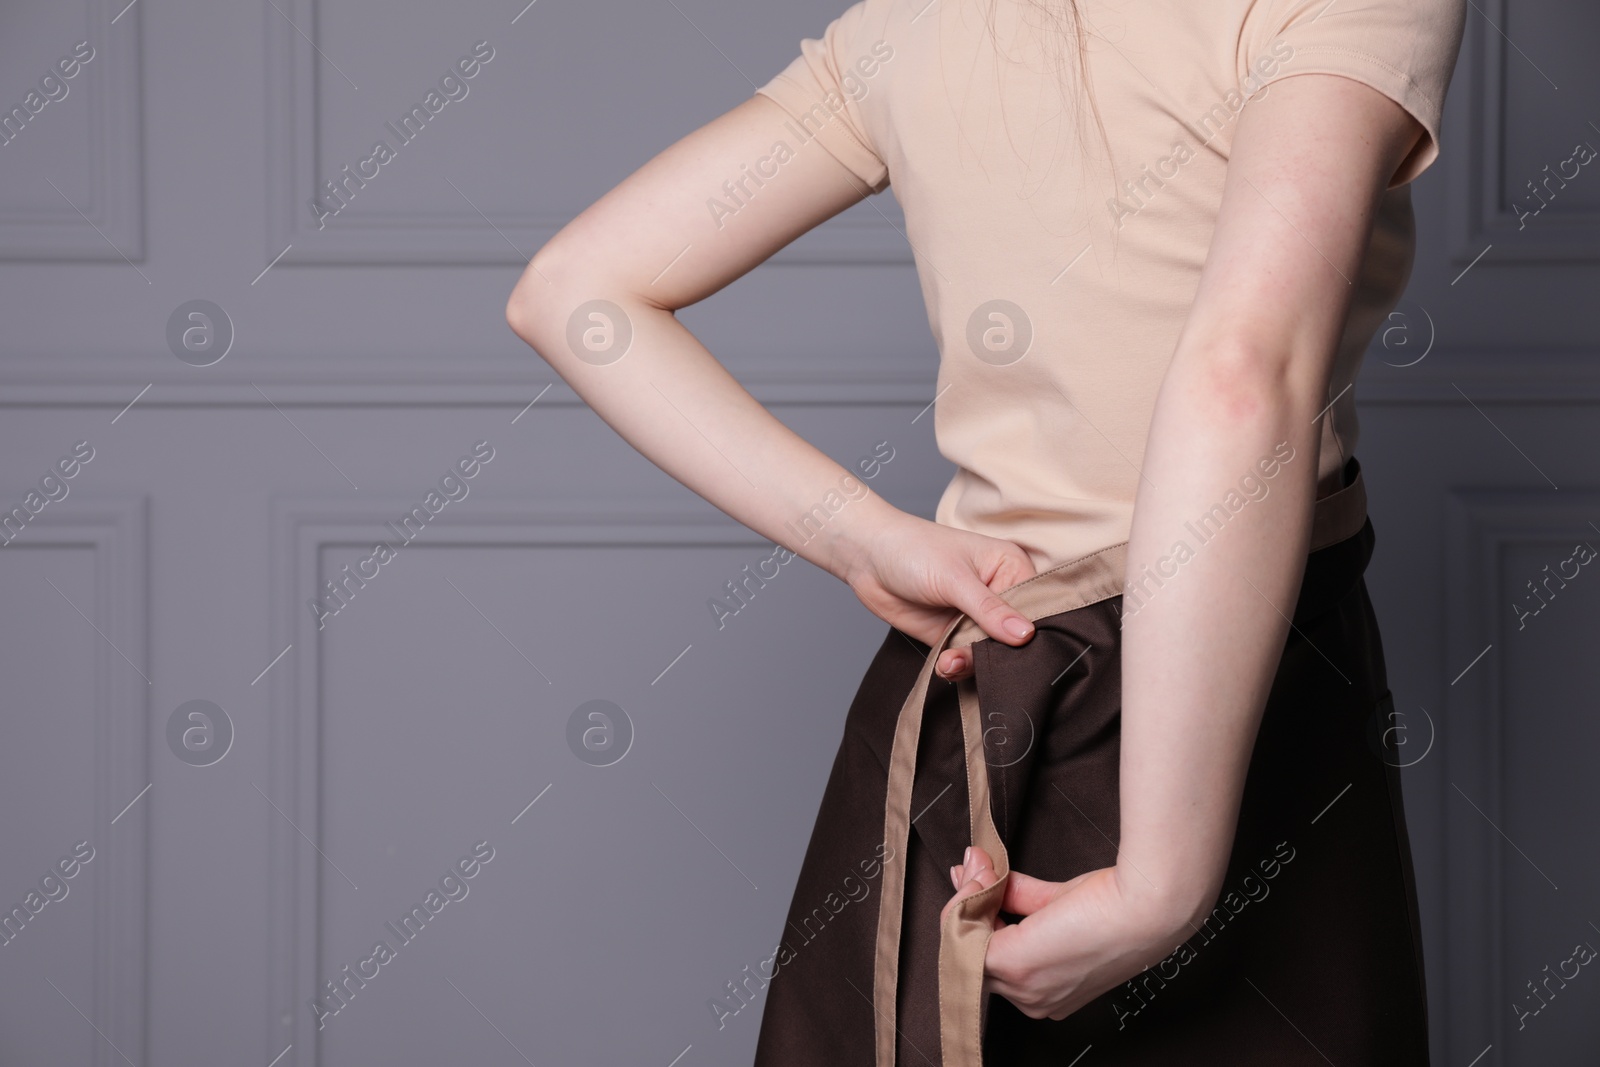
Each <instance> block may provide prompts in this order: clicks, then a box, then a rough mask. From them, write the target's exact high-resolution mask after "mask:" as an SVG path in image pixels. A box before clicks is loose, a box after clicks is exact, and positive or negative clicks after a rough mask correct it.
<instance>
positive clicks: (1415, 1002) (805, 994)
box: [755, 459, 1428, 1067]
mask: <svg viewBox="0 0 1600 1067" xmlns="http://www.w3.org/2000/svg"><path fill="white" fill-rule="evenodd" d="M1345 483H1346V484H1345V487H1344V488H1343V489H1341V490H1339V491H1338V492H1335V493H1334V494H1332V495H1331V496H1328V497H1324V498H1323V499H1321V500H1318V501H1317V503H1316V511H1315V519H1314V523H1313V531H1312V540H1311V548H1312V551H1311V552H1310V553H1309V555H1308V557H1307V562H1306V570H1305V576H1304V579H1303V580H1302V584H1301V591H1300V595H1299V600H1298V602H1297V603H1296V606H1295V610H1294V615H1293V626H1292V628H1291V629H1290V631H1289V634H1288V638H1287V641H1286V645H1285V649H1284V653H1283V656H1282V658H1281V660H1280V662H1279V665H1278V669H1277V673H1276V676H1275V678H1274V681H1273V684H1272V689H1271V693H1270V695H1269V697H1268V701H1267V705H1266V709H1265V713H1264V715H1263V718H1262V722H1261V726H1260V730H1259V732H1258V734H1257V738H1256V742H1255V746H1254V749H1253V751H1252V756H1251V761H1250V767H1249V771H1248V774H1247V778H1246V783H1245V788H1244V795H1243V803H1242V807H1241V811H1240V816H1239V823H1238V828H1237V832H1236V834H1235V840H1234V845H1233V850H1232V854H1231V858H1230V861H1229V865H1228V871H1227V875H1226V878H1225V880H1224V882H1223V889H1222V894H1221V896H1220V897H1219V899H1218V901H1217V904H1216V906H1215V908H1214V910H1213V911H1212V912H1211V915H1210V916H1209V917H1208V918H1207V919H1206V920H1205V921H1204V922H1203V923H1201V924H1200V928H1199V931H1198V932H1197V933H1195V935H1194V936H1192V937H1191V938H1189V939H1188V940H1187V941H1186V942H1184V943H1183V944H1182V945H1175V946H1174V947H1173V951H1172V953H1171V954H1170V955H1169V956H1168V957H1167V958H1166V959H1164V960H1162V961H1161V962H1160V963H1158V964H1156V965H1153V966H1151V967H1149V968H1148V969H1146V970H1145V971H1144V972H1142V973H1141V974H1139V975H1137V976H1136V977H1135V978H1133V979H1131V980H1130V981H1128V982H1126V983H1125V984H1123V985H1121V986H1118V987H1117V988H1115V989H1112V990H1110V991H1108V992H1106V993H1105V994H1103V995H1102V996H1100V997H1099V998H1097V999H1096V1000H1093V1001H1091V1002H1090V1003H1088V1004H1086V1005H1084V1006H1083V1007H1082V1008H1080V1009H1078V1010H1077V1011H1076V1012H1074V1013H1073V1014H1072V1015H1070V1016H1068V1017H1067V1018H1066V1019H1063V1020H1055V1021H1053V1020H1048V1019H1031V1018H1029V1017H1027V1016H1025V1015H1023V1014H1022V1012H1020V1011H1019V1010H1017V1009H1016V1008H1015V1007H1014V1006H1013V1005H1012V1004H1011V1003H1010V1002H1009V1001H1007V1000H1006V999H1005V998H1004V997H1001V996H999V995H997V994H995V995H987V994H983V993H982V991H981V982H982V963H983V953H984V950H985V948H986V945H987V937H988V933H989V930H990V917H991V916H993V915H994V914H995V913H996V912H997V911H998V909H999V903H1000V899H1001V897H1002V895H1003V887H1004V881H1003V879H1004V877H1005V876H1006V875H1007V874H1008V873H1009V871H1010V870H1011V869H1013V868H1014V869H1016V870H1019V871H1022V872H1025V873H1027V874H1030V875H1033V876H1034V877H1036V878H1044V879H1048V880H1050V881H1066V880H1068V879H1071V878H1074V877H1076V876H1077V875H1079V874H1083V873H1084V872H1086V871H1090V870H1094V869H1096V868H1101V867H1109V866H1112V865H1113V864H1114V863H1115V862H1116V855H1117V844H1116V843H1117V840H1118V836H1119V819H1118V807H1119V805H1118V761H1119V750H1120V738H1121V730H1120V716H1121V673H1120V672H1121V667H1120V663H1121V659H1120V633H1121V632H1120V625H1119V623H1120V619H1119V612H1120V610H1121V600H1122V598H1121V595H1120V594H1121V587H1122V579H1123V571H1124V567H1123V562H1124V559H1125V555H1124V553H1125V549H1126V543H1125V542H1124V543H1123V544H1120V545H1115V546H1112V547H1111V548H1109V549H1106V550H1103V551H1102V552H1098V553H1095V554H1093V555H1091V556H1086V557H1084V558H1082V559H1079V560H1073V561H1071V562H1069V563H1065V564H1062V565H1060V566H1058V567H1055V568H1052V569H1051V570H1048V571H1045V572H1043V573H1042V574H1040V575H1038V576H1036V577H1035V578H1032V579H1029V580H1028V581H1026V582H1023V583H1019V585H1017V586H1013V587H1012V588H1011V589H1008V590H1005V591H1003V592H1002V593H1001V595H1002V596H1003V597H1004V598H1005V599H1006V600H1007V601H1008V602H1009V603H1011V604H1012V605H1013V606H1015V607H1016V608H1017V609H1018V610H1019V611H1021V612H1022V613H1023V614H1024V615H1027V616H1028V617H1029V618H1031V619H1033V620H1034V625H1035V633H1034V636H1033V638H1032V640H1030V641H1029V642H1028V643H1027V644H1026V645H1023V646H1022V647H1019V648H1013V647H1011V646H1008V645H1004V644H1001V643H1000V642H997V641H994V640H991V639H988V638H986V637H984V635H983V633H982V631H981V630H979V629H977V627H976V624H974V623H973V622H972V621H971V620H970V619H967V618H965V617H962V618H960V619H958V620H956V622H954V623H952V624H951V627H950V628H949V629H948V630H947V631H946V633H945V635H944V636H943V637H942V638H941V640H940V641H939V642H938V643H937V644H935V645H934V646H932V647H930V646H929V645H926V644H924V643H922V642H920V641H916V640H915V639H913V638H911V637H909V636H907V635H906V634H904V633H901V632H900V631H898V630H894V629H891V630H890V631H889V633H888V635H887V636H886V637H885V639H884V642H883V644H882V646H881V647H880V648H879V650H878V653H877V655H876V657H875V658H874V659H873V661H872V664H871V666H870V667H869V668H868V670H867V674H866V677H865V678H864V679H863V680H862V682H861V686H860V689H859V691H858V692H857V694H856V697H855V700H854V701H853V702H852V704H851V706H850V711H849V714H848V717H847V718H846V721H845V728H844V737H843V740H842V742H841V744H840V747H839V751H838V754H837V756H836V757H835V760H834V764H833V769H832V772H831V774H830V776H829V779H828V784H827V787H826V790H825V792H824V794H823V798H822V804H821V808H820V811H819V812H818V815H817V821H816V824H815V827H814V829H813V831H812V835H811V841H810V844H809V846H808V847H807V850H806V855H805V860H804V862H803V864H802V867H801V870H800V876H799V881H798V883H797V885H796V887H795V892H794V897H793V899H792V902H791V904H790V907H789V911H788V916H787V921H786V922H785V924H784V927H783V930H782V932H781V935H780V939H779V942H778V945H777V947H776V950H775V952H774V954H773V957H772V960H771V961H770V962H769V963H767V964H766V965H764V968H763V969H764V974H763V977H764V978H767V979H769V980H770V981H769V982H768V985H767V988H766V1007H765V1010H764V1013H763V1016H762V1021H761V1030H760V1035H759V1038H758V1042H757V1048H756V1060H755V1062H756V1067H802V1065H804V1067H817V1065H827V1067H894V1065H906V1067H912V1065H928V1067H980V1065H982V1064H989V1065H991V1067H994V1065H1007V1067H1009V1065H1034V1064H1038V1065H1044V1064H1049V1065H1051V1067H1069V1065H1073V1067H1095V1065H1098V1064H1115V1065H1127V1067H1147V1065H1148V1067H1156V1065H1160V1067H1171V1065H1174V1064H1183V1065H1185V1067H1240V1065H1253V1064H1262V1065H1266V1064H1271V1065H1274V1067H1295V1065H1300V1064H1304V1065H1307V1067H1313V1065H1315V1067H1326V1065H1327V1064H1328V1063H1330V1062H1331V1063H1335V1064H1341V1065H1343V1064H1362V1065H1363V1067H1373V1065H1389V1064H1393V1065H1406V1067H1414V1065H1419V1064H1422V1065H1425V1064H1427V1063H1428V1051H1427V1003H1426V995H1425V990H1424V985H1423V967H1422V954H1421V930H1420V926H1419V923H1418V918H1417V901H1416V889H1415V882H1414V879H1413V873H1412V865H1411V853H1410V846H1409V844H1408V841H1407V836H1406V826H1405V816H1404V811H1403V807H1402V802H1401V793H1400V772H1399V769H1398V768H1399V764H1400V760H1399V759H1398V757H1397V750H1396V748H1395V747H1394V745H1393V741H1392V735H1391V733H1390V732H1389V731H1388V730H1387V729H1386V727H1387V725H1388V718H1389V713H1390V712H1391V711H1392V698H1391V696H1390V693H1389V689H1388V684H1387V678H1386V675H1385V669H1384V661H1383V650H1382V647H1381V644H1380V640H1379V635H1378V626H1377V620H1376V617H1375V616H1374V613H1373V610H1372V605H1371V602H1370V601H1369V599H1368V596H1367V590H1366V586H1365V583H1364V580H1363V573H1364V571H1365V569H1366V565H1367V561H1368V560H1369V559H1370V558H1371V555H1372V549H1373V530H1372V525H1371V523H1370V521H1368V519H1367V516H1366V495H1365V488H1364V485H1363V483H1362V481H1361V476H1360V466H1359V464H1358V463H1357V462H1356V461H1355V460H1354V459H1351V460H1350V461H1349V463H1348V464H1347V465H1346V469H1345ZM960 646H970V647H971V650H972V662H973V665H974V673H973V676H972V677H970V678H968V679H964V680H962V681H960V682H949V681H946V680H944V679H940V678H938V677H935V676H934V675H933V674H932V666H933V661H934V659H935V657H936V655H937V653H938V651H939V650H941V649H943V648H947V647H960ZM974 799H976V800H977V803H976V804H973V803H971V801H972V800H974ZM973 843H978V844H982V845H984V846H985V847H986V848H987V849H988V850H989V852H990V855H991V856H992V857H994V860H995V870H996V873H997V874H999V875H1000V876H1001V879H1002V881H1001V882H1000V883H998V884H997V885H996V886H994V887H991V888H990V889H989V890H987V891H985V892H984V893H981V894H977V895H975V896H974V897H972V898H970V899H969V900H968V901H966V902H964V903H963V905H962V907H961V909H959V910H958V911H955V912H953V913H952V915H951V916H950V917H949V919H948V920H947V921H946V923H945V925H944V928H943V929H941V927H940V923H939V913H940V911H941V909H943V907H944V906H945V904H946V903H947V902H948V901H949V900H950V898H951V897H952V896H953V895H954V891H953V890H952V888H951V886H950V878H949V873H948V870H949V868H950V867H951V866H952V865H958V864H960V863H961V860H962V855H963V853H964V852H965V850H966V848H967V846H968V845H970V844H973ZM1003 917H1004V918H1006V919H1007V920H1008V921H1012V922H1014V921H1017V917H1016V916H1011V915H1004V916H1003Z"/></svg>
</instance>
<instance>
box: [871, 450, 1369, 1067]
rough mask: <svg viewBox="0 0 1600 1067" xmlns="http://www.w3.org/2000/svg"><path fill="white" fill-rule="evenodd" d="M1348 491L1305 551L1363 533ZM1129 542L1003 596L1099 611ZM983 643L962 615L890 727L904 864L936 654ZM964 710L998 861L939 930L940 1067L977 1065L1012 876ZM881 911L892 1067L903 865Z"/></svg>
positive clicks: (888, 819) (1034, 606) (980, 835)
mask: <svg viewBox="0 0 1600 1067" xmlns="http://www.w3.org/2000/svg"><path fill="white" fill-rule="evenodd" d="M1345 481H1346V482H1347V483H1348V484H1346V485H1345V486H1344V488H1342V489H1339V490H1337V491H1336V492H1334V493H1331V494H1329V495H1328V496H1325V497H1322V498H1321V499H1319V500H1317V501H1316V503H1315V505H1314V511H1313V516H1312V525H1311V544H1310V549H1309V551H1312V552H1315V551H1317V550H1318V549H1321V548H1326V547H1328V546H1329V545H1333V544H1337V543H1338V542H1340V541H1343V540H1345V539H1346V538H1349V537H1353V536H1355V535H1356V534H1358V533H1360V532H1361V529H1362V527H1363V526H1364V525H1365V524H1366V521H1367V493H1366V485H1365V483H1364V482H1363V481H1362V478H1361V466H1360V464H1359V463H1358V462H1357V461H1356V460H1355V458H1354V457H1352V458H1351V459H1350V460H1349V461H1348V462H1347V463H1346V466H1345ZM1127 548H1128V543H1127V542H1126V541H1122V542H1119V543H1118V544H1115V545H1111V546H1109V547H1107V548H1103V549H1101V550H1100V551H1098V552H1094V553H1091V554H1090V555H1087V556H1082V557H1079V558H1078V559H1074V560H1069V561H1068V562H1066V563H1062V564H1060V565H1058V566H1055V567H1052V568H1050V569H1049V570H1047V571H1044V572H1042V573H1040V574H1037V575H1035V576H1034V577H1032V578H1029V579H1027V580H1025V581H1022V582H1018V583H1017V584H1016V585H1014V586H1011V587H1010V588H1009V589H1005V590H1002V591H1001V592H1000V596H1001V597H1002V598H1003V599H1004V600H1005V601H1006V602H1007V603H1009V604H1010V605H1011V606H1012V607H1014V608H1015V609H1016V610H1017V611H1018V612H1020V613H1021V614H1022V615H1023V616H1025V617H1026V618H1027V619H1028V620H1029V621H1035V622H1036V621H1038V620H1039V619H1042V618H1046V617H1048V616H1051V615H1057V614H1060V613H1061V612H1065V611H1072V610H1074V609H1076V608H1081V607H1086V606H1088V605H1090V604H1094V603H1098V602H1099V601H1102V600H1106V599H1108V598H1110V597H1113V596H1117V595H1118V594H1120V593H1121V592H1122V584H1123V580H1124V577H1125V572H1126V563H1127ZM986 636H987V635H986V634H984V632H983V630H982V629H981V628H980V627H979V626H978V624H977V623H976V622H975V621H973V620H972V619H971V618H969V617H968V616H966V615H961V616H958V617H957V618H956V619H955V621H953V622H952V623H950V625H949V626H948V627H947V628H946V629H945V632H944V634H943V636H942V637H941V638H940V639H939V641H938V642H937V643H936V644H935V645H934V646H933V647H932V648H930V649H929V651H928V656H927V659H926V661H925V662H924V663H923V665H922V670H921V672H920V673H919V674H918V675H917V681H916V684H915V685H914V686H912V689H911V693H910V695H908V696H907V697H906V701H905V704H904V706H903V707H902V708H901V709H900V715H899V718H898V720H897V721H896V724H895V732H894V741H893V744H892V747H891V749H890V756H889V781H888V794H887V798H886V802H885V806H884V841H885V842H886V843H887V844H888V845H889V847H891V848H892V849H893V850H894V851H893V852H892V853H891V854H892V855H898V856H905V855H906V847H907V842H908V839H909V837H910V832H911V786H912V782H913V779H914V778H915V776H916V769H917V742H918V739H919V738H920V737H921V734H922V713H923V707H924V705H925V703H926V701H927V696H928V687H929V684H930V683H931V681H932V679H933V668H934V664H935V662H936V661H937V660H938V658H939V654H940V653H941V652H943V651H944V650H945V649H947V648H965V647H967V646H969V645H971V644H974V643H975V642H977V641H981V640H983V639H984V638H985V637H986ZM955 685H956V694H957V697H958V700H959V703H960V707H961V736H962V744H963V748H964V750H965V752H964V755H965V760H966V770H967V798H968V822H969V824H970V829H971V840H972V843H973V844H975V845H978V846H979V847H981V848H983V849H984V850H985V851H986V852H988V853H989V855H990V856H991V857H992V858H993V860H994V870H995V874H996V875H997V876H998V877H997V878H996V880H995V883H994V884H993V885H991V886H989V887H988V888H987V889H984V890H982V891H980V892H978V893H974V894H973V895H972V896H970V897H967V898H966V899H964V900H963V901H962V902H961V903H960V904H959V905H957V906H956V908H955V909H953V910H952V911H951V912H950V914H949V916H948V917H947V918H946V920H945V922H944V925H943V926H942V928H941V929H940V932H939V1041H940V1050H941V1053H942V1055H941V1063H942V1065H943V1067H983V1051H982V1027H983V963H984V957H985V955H986V953H987V951H988V945H989V937H990V935H991V934H992V933H993V932H994V925H993V924H994V916H995V915H996V914H998V913H999V910H1000V903H1001V901H1002V900H1003V899H1004V896H1005V888H1006V882H1007V880H1008V878H1009V875H1010V873H1011V869H1010V865H1009V859H1008V857H1007V854H1006V848H1005V845H1004V844H1003V843H1002V842H1001V840H1000V835H999V833H998V831H996V829H995V826H994V820H993V818H992V816H991V813H990V809H989V771H988V765H987V764H986V763H985V762H984V759H983V752H982V749H983V730H982V722H983V719H982V716H981V714H980V711H979V708H978V687H977V680H976V676H975V675H971V674H969V675H968V676H967V677H966V678H963V679H960V680H959V681H957V682H956V683H955ZM881 901H882V902H881V903H880V905H879V909H878V931H877V942H876V962H875V964H874V968H873V982H872V999H873V1007H874V1008H875V1010H876V1019H875V1023H874V1025H875V1031H874V1034H875V1038H876V1064H877V1067H894V1063H895V1034H896V1027H895V1008H896V992H897V987H898V983H899V966H900V932H901V919H902V914H903V910H904V906H905V864H904V863H897V864H885V865H884V871H883V886H882V898H881Z"/></svg>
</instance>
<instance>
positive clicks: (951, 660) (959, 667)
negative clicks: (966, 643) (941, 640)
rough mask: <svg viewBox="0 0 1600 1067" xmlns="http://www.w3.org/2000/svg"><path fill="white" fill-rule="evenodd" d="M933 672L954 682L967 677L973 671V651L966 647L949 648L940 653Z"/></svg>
mask: <svg viewBox="0 0 1600 1067" xmlns="http://www.w3.org/2000/svg"><path fill="white" fill-rule="evenodd" d="M933 672H934V673H935V674H937V675H938V676H939V677H941V678H945V679H947V680H949V681H952V682H953V681H955V680H956V679H958V678H965V677H967V676H968V675H969V674H971V673H972V653H971V652H970V651H968V650H967V649H965V648H947V649H945V650H944V651H943V652H941V653H939V661H938V662H937V663H935V664H934V665H933Z"/></svg>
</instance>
